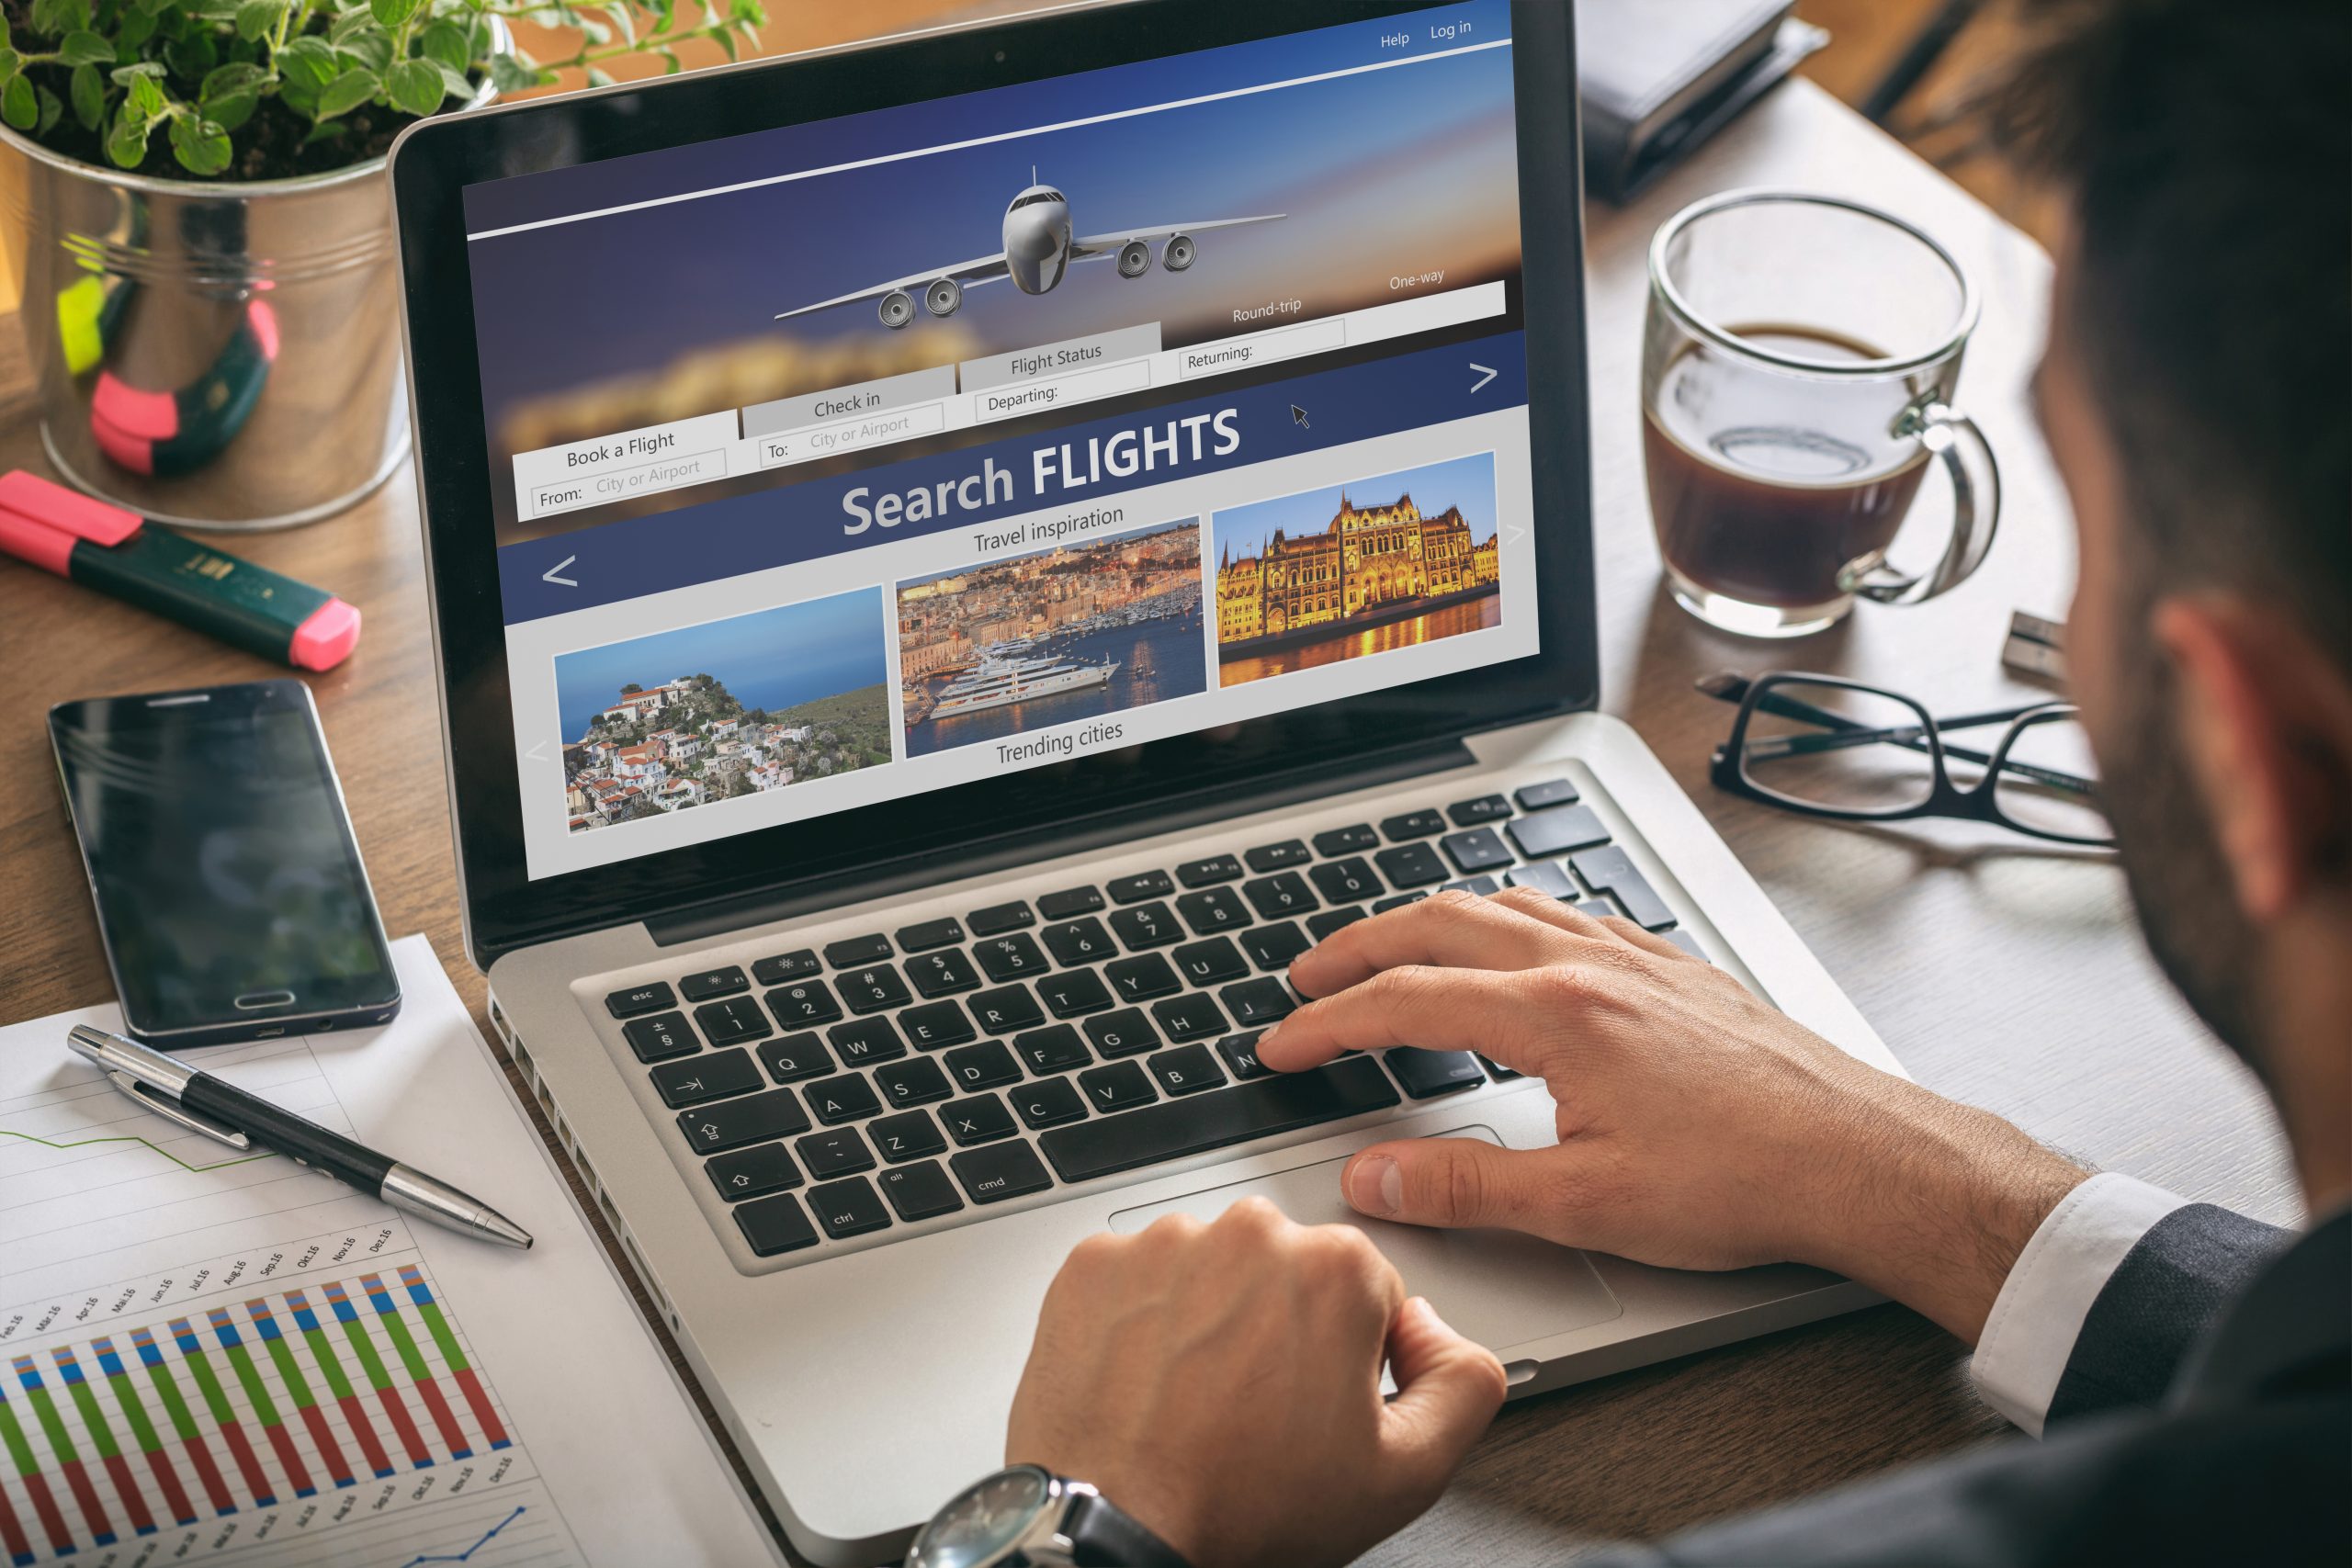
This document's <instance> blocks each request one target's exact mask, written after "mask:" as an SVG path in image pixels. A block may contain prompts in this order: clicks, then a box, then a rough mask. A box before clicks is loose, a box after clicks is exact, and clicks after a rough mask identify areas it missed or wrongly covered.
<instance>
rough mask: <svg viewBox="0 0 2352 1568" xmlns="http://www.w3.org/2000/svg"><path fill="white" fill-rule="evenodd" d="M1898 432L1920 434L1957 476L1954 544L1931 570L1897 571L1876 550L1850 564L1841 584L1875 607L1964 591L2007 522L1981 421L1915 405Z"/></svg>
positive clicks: (1933, 404)
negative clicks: (1978, 424)
mask: <svg viewBox="0 0 2352 1568" xmlns="http://www.w3.org/2000/svg"><path fill="white" fill-rule="evenodd" d="M1894 434H1897V435H1913V436H1917V438H1918V440H1919V444H1920V445H1921V446H1925V447H1926V448H1927V449H1928V451H1929V452H1931V453H1933V454H1934V455H1935V456H1936V457H1939V458H1941V459H1942V461H1943V465H1944V470H1945V471H1946V472H1947V473H1949V474H1950V475H1951V511H1952V516H1951V542H1950V543H1949V544H1947V545H1946V546H1945V547H1944V554H1943V558H1942V559H1941V560H1939V561H1938V562H1936V564H1935V566H1934V567H1933V568H1932V569H1930V570H1928V571H1925V572H1921V573H1918V574H1916V575H1914V574H1911V573H1907V572H1901V571H1897V570H1895V569H1894V567H1892V566H1889V565H1888V564H1887V561H1886V555H1885V552H1884V551H1883V550H1873V551H1871V553H1870V554H1869V555H1866V556H1862V557H1860V558H1856V559H1854V560H1851V561H1849V562H1848V563H1847V564H1846V567H1845V570H1842V571H1840V572H1839V573H1838V587H1839V588H1840V589H1841V590H1843V591H1844V592H1849V593H1854V594H1859V595H1860V596H1861V597H1862V598H1865V599H1868V600H1871V602H1873V603H1875V604H1924V603H1925V602H1926V601H1928V600H1929V599H1932V598H1934V597H1935V596H1936V595H1937V594H1939V593H1941V592H1945V591H1947V590H1949V589H1951V588H1955V587H1958V586H1959V585H1960V584H1961V583H1962V582H1963V581H1967V578H1968V575H1969V574H1970V573H1971V572H1973V571H1974V570H1976V569H1977V568H1978V567H1979V566H1981V565H1983V564H1984V561H1985V552H1986V551H1987V550H1990V549H1991V548H1992V547H1993V534H1994V531H1995V530H1996V528H1997V527H1999V525H2000V521H2001V466H2000V465H1999V464H1998V463H1997V462H1996V461H1994V458H1993V448H1992V447H1991V446H1989V445H1987V444H1986V442H1985V433H1984V432H1983V431H1981V430H1979V429H1977V428H1976V422H1975V421H1974V420H1973V419H1970V418H1969V417H1968V416H1967V415H1966V414H1964V413H1962V412H1960V411H1959V410H1958V409H1955V408H1952V407H1951V406H1950V405H1949V404H1946V403H1942V402H1939V401H1933V400H1930V401H1925V402H1916V403H1913V404H1912V405H1911V406H1910V407H1909V408H1906V409H1905V410H1904V411H1903V413H1902V416H1901V417H1900V418H1898V419H1897V420H1896V421H1895V422H1894Z"/></svg>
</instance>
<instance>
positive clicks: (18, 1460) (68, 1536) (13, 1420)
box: [0, 1388, 74, 1557]
mask: <svg viewBox="0 0 2352 1568" xmlns="http://www.w3.org/2000/svg"><path fill="white" fill-rule="evenodd" d="M0 1448H5V1449H6V1450H8V1461H9V1462H10V1463H11V1464H13V1465H15V1466H16V1467H17V1477H18V1478H19V1479H21V1480H22V1481H23V1482H24V1483H25V1495H26V1496H28V1497H29V1498H31V1499H32V1503H33V1514H34V1517H37V1518H39V1519H40V1528H41V1529H43V1530H45V1531H47V1532H48V1535H49V1549H50V1551H53V1552H55V1553H56V1554H57V1555H58V1556H60V1557H70V1556H72V1555H73V1553H74V1532H73V1531H71V1530H69V1529H66V1528H65V1515H64V1514H63V1513H62V1511H60V1509H59V1508H58V1506H57V1495H56V1494H55V1493H52V1492H51V1491H50V1489H49V1478H48V1477H47V1476H44V1475H43V1474H41V1472H40V1461H39V1460H37V1459H35V1458H33V1446H32V1444H31V1443H29V1442H28V1441H27V1440H26V1438H25V1429H24V1427H22V1426H20V1425H18V1424H17V1412H16V1408H15V1406H13V1405H12V1404H9V1402H8V1393H7V1391H6V1389H4V1388H0ZM8 1550H9V1551H10V1553H11V1554H13V1553H14V1552H15V1551H16V1550H17V1546H16V1542H15V1541H13V1540H12V1541H10V1542H9V1543H8Z"/></svg>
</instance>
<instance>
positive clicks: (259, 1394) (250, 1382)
mask: <svg viewBox="0 0 2352 1568" xmlns="http://www.w3.org/2000/svg"><path fill="white" fill-rule="evenodd" d="M204 1315H205V1320H206V1321H207V1322H209V1323H210V1324H211V1325H212V1337H213V1338H215V1339H217V1340H219V1341H220V1349H221V1352H222V1353H223V1354H224V1355H226V1356H227V1357H228V1358H229V1370H230V1371H232V1372H234V1373H236V1374H237V1382H238V1384H239V1386H241V1387H242V1388H243V1389H244V1391H245V1398H246V1399H248V1400H250V1401H251V1402H252V1403H253V1407H254V1416H256V1417H257V1418H258V1419H259V1420H260V1422H261V1432H262V1436H263V1437H265V1438H268V1439H269V1446H270V1449H271V1450H272V1451H274V1452H275V1453H276V1454H277V1463H278V1468H280V1469H281V1470H283V1471H285V1472H286V1478H287V1479H288V1481H291V1482H292V1483H294V1495H296V1496H297V1497H315V1496H317V1495H318V1492H319V1489H318V1488H317V1487H315V1486H313V1485H311V1472H310V1471H309V1470H308V1469H306V1468H305V1467H304V1466H303V1463H302V1456H301V1454H300V1452H299V1451H298V1450H296V1449H295V1447H294V1437H293V1434H292V1433H290V1432H288V1431H287V1429H286V1417H285V1416H281V1415H279V1414H278V1413H277V1401H276V1400H274V1399H272V1398H270V1397H269V1389H268V1387H267V1385H266V1384H265V1383H264V1382H262V1381H261V1372H260V1370H259V1369H258V1368H256V1367H255V1366H254V1353H253V1352H252V1351H251V1350H248V1349H246V1348H245V1340H244V1336H243V1335H241V1334H239V1333H238V1332H237V1321H236V1319H234V1318H232V1317H231V1316H230V1315H229V1313H228V1309H227V1308H225V1307H214V1308H213V1309H212V1310H211V1311H209V1312H208V1313H206V1314H204Z"/></svg>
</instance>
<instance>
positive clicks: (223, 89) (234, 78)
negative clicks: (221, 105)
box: [196, 61, 269, 103]
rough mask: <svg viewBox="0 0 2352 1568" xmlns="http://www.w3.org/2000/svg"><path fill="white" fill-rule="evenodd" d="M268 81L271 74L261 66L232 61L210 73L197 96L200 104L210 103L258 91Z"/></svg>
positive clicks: (207, 74)
mask: <svg viewBox="0 0 2352 1568" xmlns="http://www.w3.org/2000/svg"><path fill="white" fill-rule="evenodd" d="M268 80H269V73H268V72H266V71H264V70H263V69H262V68H261V67H260V66H258V65H249V64H244V63H242V62H234V61H232V62H230V63H229V64H227V65H221V66H217V67H215V68H214V69H213V70H211V71H210V72H208V73H206V75H205V78H204V83H203V85H201V86H199V87H198V88H197V90H196V96H197V98H198V101H199V102H203V103H210V102H211V101H212V100H213V99H215V98H224V97H227V96H229V95H230V94H232V93H248V92H254V91H257V90H258V89H259V88H260V86H261V85H262V84H263V83H264V82H266V81H268Z"/></svg>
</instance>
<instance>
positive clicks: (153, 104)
mask: <svg viewBox="0 0 2352 1568" xmlns="http://www.w3.org/2000/svg"><path fill="white" fill-rule="evenodd" d="M165 101H166V100H165V98H164V84H163V83H162V81H160V80H159V79H158V78H157V77H155V76H152V75H141V76H133V77H132V78H131V79H130V103H131V107H134V108H136V109H137V110H138V111H139V112H140V113H141V115H143V116H145V117H146V118H149V119H153V118H155V117H156V116H157V115H160V114H162V113H163V112H164V103H165Z"/></svg>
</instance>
